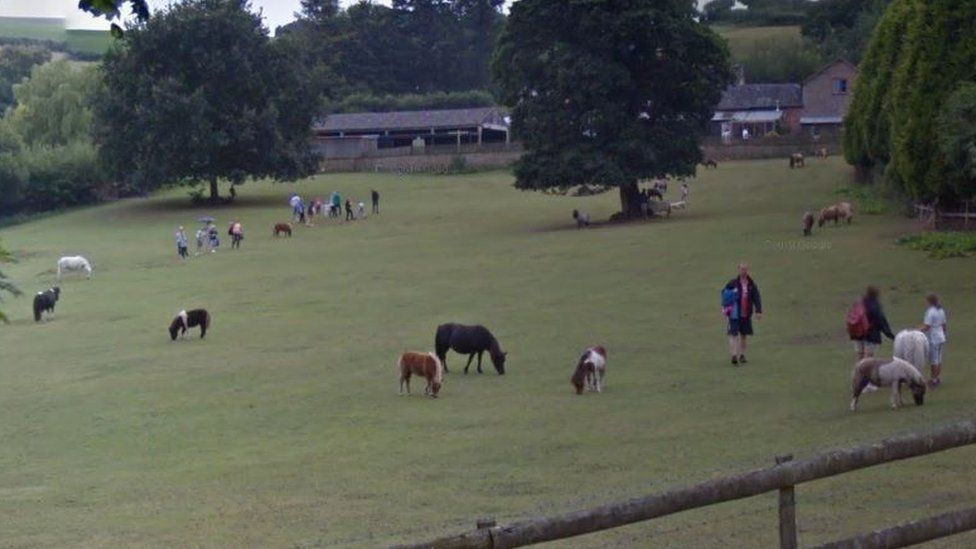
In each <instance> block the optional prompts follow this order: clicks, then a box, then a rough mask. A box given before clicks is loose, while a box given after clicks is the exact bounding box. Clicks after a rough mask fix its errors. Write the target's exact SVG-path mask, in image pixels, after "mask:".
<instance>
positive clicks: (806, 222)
mask: <svg viewBox="0 0 976 549" xmlns="http://www.w3.org/2000/svg"><path fill="white" fill-rule="evenodd" d="M812 230H813V214H812V213H810V212H807V213H805V214H803V236H810V233H811V232H813V231H812Z"/></svg>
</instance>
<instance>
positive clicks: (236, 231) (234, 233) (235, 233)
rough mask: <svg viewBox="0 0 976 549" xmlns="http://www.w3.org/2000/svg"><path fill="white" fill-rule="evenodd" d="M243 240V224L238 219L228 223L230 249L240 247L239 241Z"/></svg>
mask: <svg viewBox="0 0 976 549" xmlns="http://www.w3.org/2000/svg"><path fill="white" fill-rule="evenodd" d="M242 240H244V226H243V225H241V222H240V221H235V222H233V223H231V225H230V247H231V249H235V248H236V249H238V250H239V249H241V241H242Z"/></svg>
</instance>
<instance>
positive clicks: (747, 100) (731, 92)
mask: <svg viewBox="0 0 976 549" xmlns="http://www.w3.org/2000/svg"><path fill="white" fill-rule="evenodd" d="M802 112H803V86H801V85H800V84H739V85H734V86H729V87H728V88H727V89H726V90H725V91H724V92H722V99H721V101H719V104H718V106H717V107H715V115H714V116H713V117H712V133H713V134H715V135H722V136H723V137H725V138H726V139H727V140H729V139H732V138H735V139H739V138H740V137H741V136H742V133H743V132H742V130H748V132H749V135H751V136H752V137H762V136H764V135H766V134H768V133H770V132H772V131H774V130H781V131H786V132H789V133H794V132H798V131H800V117H801V115H802Z"/></svg>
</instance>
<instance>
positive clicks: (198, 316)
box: [169, 309, 210, 341]
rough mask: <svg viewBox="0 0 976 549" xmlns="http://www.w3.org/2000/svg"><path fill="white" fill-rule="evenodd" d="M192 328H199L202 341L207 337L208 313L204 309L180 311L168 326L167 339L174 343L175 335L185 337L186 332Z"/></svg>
mask: <svg viewBox="0 0 976 549" xmlns="http://www.w3.org/2000/svg"><path fill="white" fill-rule="evenodd" d="M194 326H199V327H200V339H203V338H204V336H206V335H207V328H209V327H210V313H208V312H207V310H206V309H193V310H192V311H180V314H178V315H176V318H174V319H173V322H171V323H170V325H169V337H170V339H172V340H173V341H176V336H177V335H179V336H180V337H183V336H185V335H186V331H187V330H189V329H190V328H192V327H194Z"/></svg>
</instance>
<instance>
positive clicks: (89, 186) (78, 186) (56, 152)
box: [20, 141, 105, 212]
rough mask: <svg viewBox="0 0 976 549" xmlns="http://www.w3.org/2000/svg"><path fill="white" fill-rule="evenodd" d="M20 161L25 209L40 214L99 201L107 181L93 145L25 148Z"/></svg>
mask: <svg viewBox="0 0 976 549" xmlns="http://www.w3.org/2000/svg"><path fill="white" fill-rule="evenodd" d="M20 161H21V162H22V163H23V164H22V165H23V170H24V173H25V174H26V180H25V181H24V183H23V185H22V188H21V196H22V202H21V204H22V208H23V209H26V210H29V211H35V212H37V211H43V210H52V209H59V208H64V207H67V206H76V205H81V204H91V203H93V202H96V201H97V200H98V187H99V185H100V184H101V183H102V182H103V181H104V180H105V179H104V177H103V174H102V171H101V169H100V167H99V164H98V155H97V153H96V151H95V147H94V146H93V145H92V144H91V143H87V142H80V141H78V142H73V143H69V144H67V145H65V146H61V147H44V146H41V147H32V148H28V149H24V151H23V153H22V154H21V157H20Z"/></svg>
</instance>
